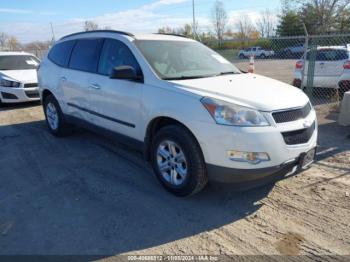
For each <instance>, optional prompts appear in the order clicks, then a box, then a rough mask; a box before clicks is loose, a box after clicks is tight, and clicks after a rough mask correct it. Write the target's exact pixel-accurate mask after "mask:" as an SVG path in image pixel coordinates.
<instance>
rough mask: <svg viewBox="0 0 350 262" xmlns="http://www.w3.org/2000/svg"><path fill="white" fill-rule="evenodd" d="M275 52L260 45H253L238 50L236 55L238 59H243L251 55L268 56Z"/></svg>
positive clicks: (257, 56)
mask: <svg viewBox="0 0 350 262" xmlns="http://www.w3.org/2000/svg"><path fill="white" fill-rule="evenodd" d="M274 54H275V52H274V51H272V50H266V49H264V48H262V47H260V46H255V47H249V48H246V49H243V50H240V51H239V53H238V57H239V58H240V59H245V58H249V57H251V56H254V57H256V58H261V59H264V58H268V57H271V56H273V55H274Z"/></svg>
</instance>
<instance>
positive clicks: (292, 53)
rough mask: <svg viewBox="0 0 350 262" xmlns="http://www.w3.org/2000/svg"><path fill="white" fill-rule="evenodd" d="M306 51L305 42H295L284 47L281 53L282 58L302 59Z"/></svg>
mask: <svg viewBox="0 0 350 262" xmlns="http://www.w3.org/2000/svg"><path fill="white" fill-rule="evenodd" d="M304 52H305V44H301V43H298V44H295V45H292V46H288V47H286V48H284V49H283V50H282V52H281V54H280V57H281V58H297V59H300V58H301V57H302V56H303V55H304Z"/></svg>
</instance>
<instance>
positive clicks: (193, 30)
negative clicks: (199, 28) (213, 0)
mask: <svg viewBox="0 0 350 262" xmlns="http://www.w3.org/2000/svg"><path fill="white" fill-rule="evenodd" d="M192 12H193V14H192V15H193V25H192V33H193V36H194V38H196V36H197V32H196V12H195V8H194V0H192Z"/></svg>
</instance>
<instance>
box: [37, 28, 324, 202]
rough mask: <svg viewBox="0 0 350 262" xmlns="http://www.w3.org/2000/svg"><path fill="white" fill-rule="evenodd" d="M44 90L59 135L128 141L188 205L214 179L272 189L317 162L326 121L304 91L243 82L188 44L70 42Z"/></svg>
mask: <svg viewBox="0 0 350 262" xmlns="http://www.w3.org/2000/svg"><path fill="white" fill-rule="evenodd" d="M39 86H40V87H39V88H40V94H41V98H42V101H43V107H44V112H45V115H46V119H47V124H48V128H49V130H50V132H51V133H53V134H54V135H56V136H62V135H66V134H68V133H69V132H70V130H71V124H83V125H84V126H86V127H92V128H93V130H95V131H96V130H99V131H103V132H107V133H110V134H120V136H119V137H121V138H122V139H123V141H125V142H135V143H132V144H133V145H137V146H139V148H141V149H143V151H144V155H145V158H146V160H147V161H149V162H150V163H151V164H152V167H153V169H154V172H155V173H156V175H157V177H158V178H159V180H160V181H161V183H162V184H163V186H164V187H165V188H166V189H168V190H169V191H171V192H172V193H174V194H176V195H179V196H187V195H190V194H194V193H196V192H198V191H200V190H201V189H202V188H204V186H205V185H206V184H207V181H208V178H210V179H212V180H214V181H218V182H225V183H230V182H232V183H243V184H245V183H244V182H249V183H251V182H253V181H265V179H271V178H272V177H273V178H274V177H275V176H278V177H280V176H281V175H286V174H289V175H290V174H293V173H295V172H296V171H297V170H300V169H301V168H306V167H308V166H309V165H310V164H311V163H312V162H313V159H314V155H315V148H316V141H317V120H316V114H315V111H314V109H313V108H312V106H311V104H310V101H309V99H308V97H307V96H306V95H305V94H304V93H303V92H302V91H300V90H299V89H297V88H295V87H292V86H290V85H287V84H284V83H281V82H278V81H275V80H273V79H270V78H266V77H263V76H258V75H254V74H243V73H241V72H240V71H239V70H238V69H237V68H235V67H234V66H233V65H232V64H231V63H230V62H228V61H227V60H226V59H224V58H223V57H221V56H220V55H218V54H217V53H215V52H214V51H212V50H211V49H209V48H207V47H206V46H204V45H202V44H200V43H198V42H196V41H194V40H190V39H187V38H183V37H178V36H170V35H160V34H152V35H151V34H150V35H132V34H129V33H124V32H118V31H95V32H94V31H92V32H84V33H77V34H73V35H69V36H66V37H64V38H63V39H61V40H60V41H58V42H57V43H56V44H55V46H54V47H53V48H52V49H51V51H50V52H49V54H48V57H47V58H46V59H44V60H43V62H42V64H41V67H40V70H39ZM259 184H260V183H259Z"/></svg>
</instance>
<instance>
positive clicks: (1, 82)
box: [0, 77, 21, 87]
mask: <svg viewBox="0 0 350 262" xmlns="http://www.w3.org/2000/svg"><path fill="white" fill-rule="evenodd" d="M20 85H21V83H19V82H17V81H14V80H12V79H10V78H5V77H1V78H0V86H3V87H19V86H20Z"/></svg>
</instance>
